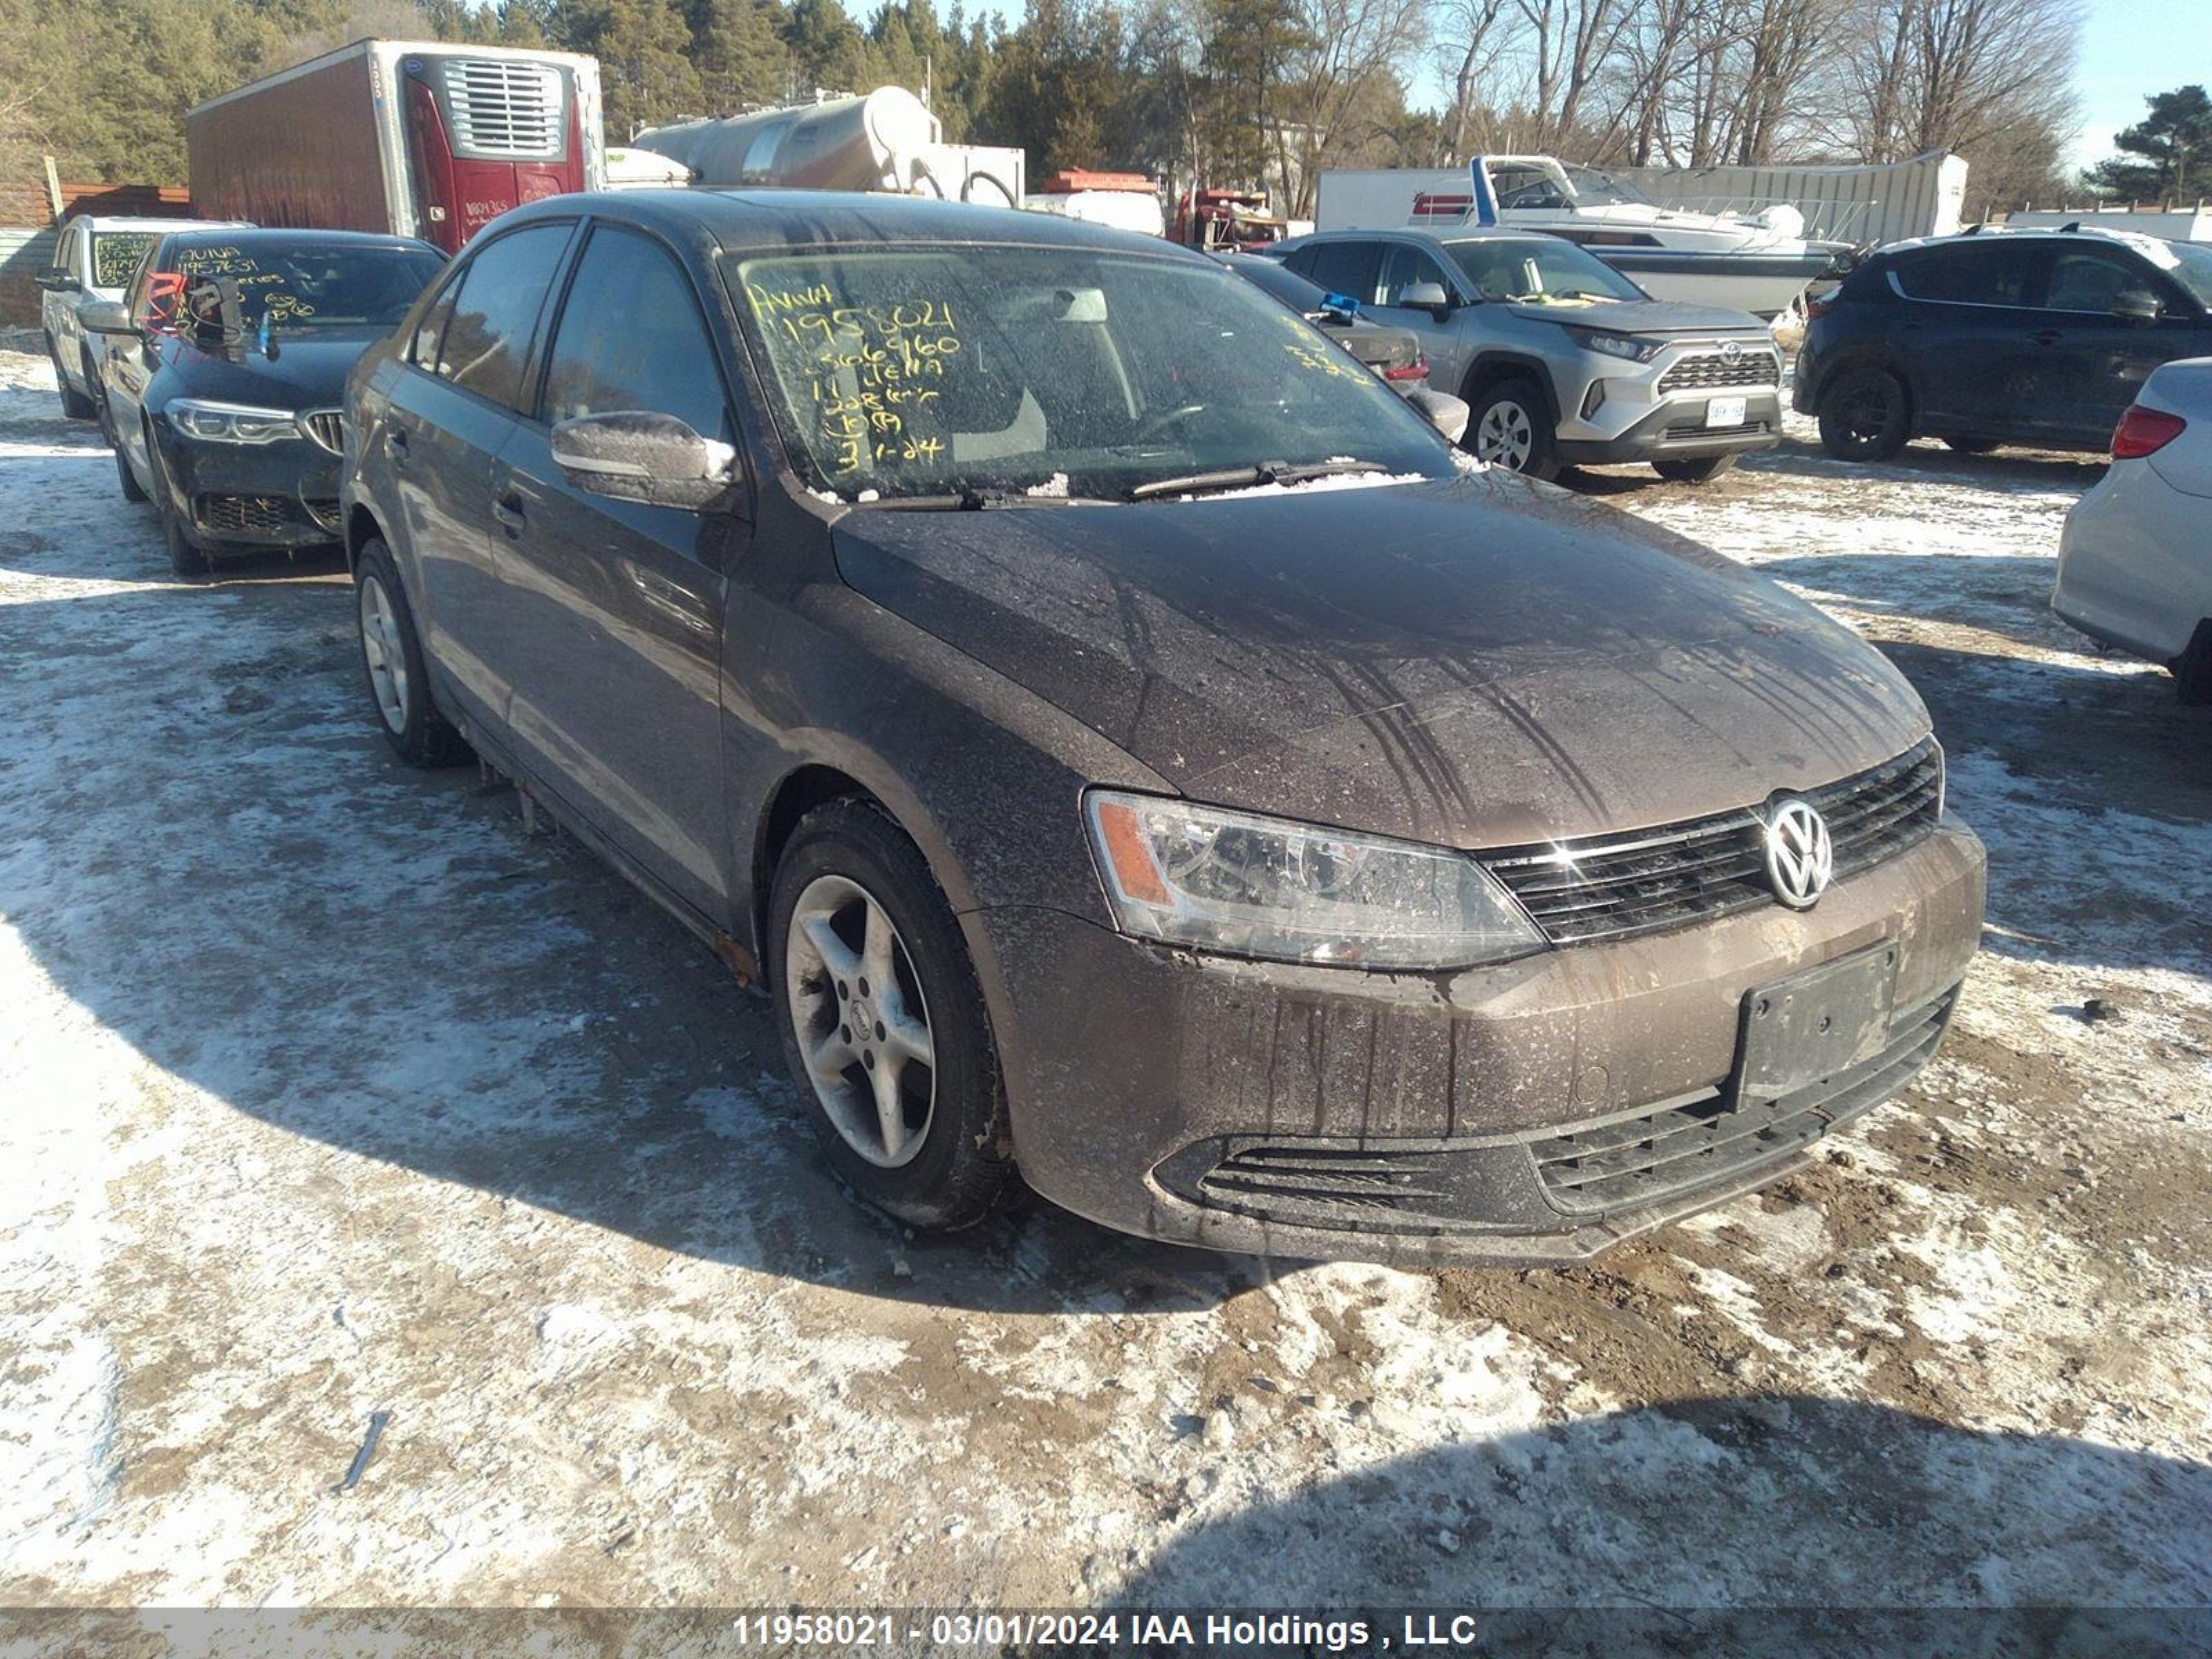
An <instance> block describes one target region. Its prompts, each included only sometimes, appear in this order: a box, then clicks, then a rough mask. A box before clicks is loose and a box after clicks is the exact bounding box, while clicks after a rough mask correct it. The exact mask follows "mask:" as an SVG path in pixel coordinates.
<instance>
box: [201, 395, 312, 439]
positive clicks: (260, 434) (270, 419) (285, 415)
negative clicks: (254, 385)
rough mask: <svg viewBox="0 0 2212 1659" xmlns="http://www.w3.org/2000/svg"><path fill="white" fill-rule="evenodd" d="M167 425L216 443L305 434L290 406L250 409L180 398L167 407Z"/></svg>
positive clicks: (244, 406)
mask: <svg viewBox="0 0 2212 1659" xmlns="http://www.w3.org/2000/svg"><path fill="white" fill-rule="evenodd" d="M168 416H169V422H170V424H171V425H173V426H174V427H175V428H177V430H178V431H179V432H181V433H183V434H184V435H185V436H186V437H187V438H197V439H200V440H202V441H204V442H207V443H217V444H274V443H282V442H283V441H284V440H285V439H287V438H297V437H301V436H302V434H301V430H300V417H299V416H296V415H295V414H293V413H292V411H291V410H289V409H252V408H249V407H247V406H246V404H211V403H208V402H205V401H204V400H203V399H201V398H178V399H177V400H176V401H175V402H174V403H172V404H170V405H169V407H168Z"/></svg>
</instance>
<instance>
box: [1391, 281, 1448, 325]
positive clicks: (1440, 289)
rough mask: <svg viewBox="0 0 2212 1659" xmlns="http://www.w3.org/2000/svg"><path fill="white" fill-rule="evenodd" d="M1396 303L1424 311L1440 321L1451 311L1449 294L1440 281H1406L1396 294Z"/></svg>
mask: <svg viewBox="0 0 2212 1659" xmlns="http://www.w3.org/2000/svg"><path fill="white" fill-rule="evenodd" d="M1398 303H1399V304H1400V305H1401V306H1409V307H1413V308H1415V309H1417V310H1422V311H1426V312H1427V313H1429V314H1430V315H1431V316H1432V317H1434V318H1435V319H1437V321H1438V322H1440V323H1441V322H1442V321H1443V320H1444V319H1445V318H1447V317H1449V316H1450V315H1451V313H1452V302H1451V295H1449V294H1447V293H1445V292H1444V285H1443V283H1407V284H1406V288H1405V291H1404V292H1403V293H1401V294H1400V295H1398Z"/></svg>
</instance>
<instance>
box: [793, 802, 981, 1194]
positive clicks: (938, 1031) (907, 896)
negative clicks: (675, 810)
mask: <svg viewBox="0 0 2212 1659" xmlns="http://www.w3.org/2000/svg"><path fill="white" fill-rule="evenodd" d="M809 915H811V918H812V921H811V924H810V923H808V922H806V921H804V920H802V918H805V917H806V916H809ZM876 920H880V921H883V922H885V923H887V924H888V927H889V929H890V937H889V939H887V940H884V942H883V943H882V945H881V946H880V948H879V949H878V950H876V951H869V950H867V949H866V948H865V947H866V945H868V943H869V942H870V940H871V938H872V935H871V932H870V927H871V923H872V921H876ZM825 931H826V933H828V934H829V939H828V940H827V941H826V943H825V942H820V941H823V935H824V933H825ZM794 933H796V938H795V939H794ZM831 946H836V947H838V948H837V949H834V950H833V949H832V948H829V947H831ZM768 948H769V961H768V979H769V988H770V990H771V991H772V992H774V993H775V995H776V997H777V1000H778V1001H779V1003H780V1004H781V1008H782V1018H781V1019H780V1020H778V1022H777V1025H778V1029H779V1030H780V1032H781V1036H782V1041H783V1053H784V1060H785V1062H786V1063H787V1065H788V1066H790V1068H791V1075H792V1079H793V1083H794V1084H795V1085H796V1086H797V1087H798V1090H799V1098H800V1100H801V1101H802V1102H804V1103H806V1104H808V1105H809V1106H811V1108H812V1111H811V1114H810V1115H811V1119H812V1121H813V1124H814V1129H815V1134H816V1138H817V1139H818V1140H819V1141H820V1142H821V1144H822V1148H823V1155H824V1156H825V1157H826V1158H828V1159H829V1164H830V1167H831V1168H832V1169H833V1170H836V1173H837V1176H838V1177H839V1179H841V1180H842V1182H844V1183H845V1184H846V1186H847V1187H848V1188H851V1189H852V1190H853V1192H854V1193H855V1194H858V1195H859V1196H860V1198H862V1199H863V1200H866V1202H868V1203H870V1204H872V1205H873V1206H876V1207H877V1208H878V1209H879V1210H882V1211H884V1212H886V1213H887V1214H889V1215H891V1216H894V1217H896V1218H898V1219H899V1220H901V1221H903V1222H905V1223H907V1224H908V1225H909V1226H914V1227H917V1228H927V1229H928V1230H930V1231H936V1232H952V1231H958V1230H959V1229H961V1228H963V1227H970V1226H973V1225H975V1224H976V1223H977V1222H979V1221H981V1220H982V1219H983V1218H985V1217H987V1216H988V1215H990V1214H991V1213H992V1212H993V1211H994V1210H997V1209H1000V1208H1001V1207H1004V1206H1006V1204H1007V1203H1008V1202H1009V1201H1011V1200H1013V1199H1015V1198H1016V1197H1018V1194H1020V1192H1021V1191H1022V1188H1021V1184H1020V1177H1019V1175H1018V1172H1017V1170H1016V1169H1015V1165H1014V1161H1013V1158H1012V1151H1011V1148H1010V1146H1009V1145H1008V1141H1007V1128H1006V1123H1007V1119H1006V1085H1005V1081H1004V1079H1002V1078H1001V1076H1000V1071H999V1056H998V1049H997V1047H996V1045H995V1044H994V1042H992V1040H991V1027H990V1019H989V1015H988V1012H987V1010H986V1008H985V1006H984V1003H983V991H982V987H981V985H980V984H979V983H978V982H977V981H976V978H975V968H974V966H973V964H972V963H970V962H969V958H968V951H967V947H966V945H964V944H963V942H962V940H961V938H960V929H959V927H958V925H957V923H956V922H955V921H953V919H952V907H951V905H950V904H948V903H947V902H945V895H944V893H943V891H942V890H939V887H938V885H937V882H936V880H935V878H933V877H932V876H931V874H930V872H929V866H928V865H927V862H925V861H924V860H923V858H922V856H921V851H920V850H919V849H918V848H916V847H915V844H914V843H913V842H911V841H909V840H908V838H907V836H905V834H904V833H903V832H902V830H901V829H899V827H898V826H897V825H896V823H893V822H892V821H891V819H890V817H889V816H888V815H887V814H886V813H884V811H883V810H882V809H881V808H880V807H878V806H877V805H875V804H874V803H873V802H872V801H867V800H860V799H844V800H834V801H830V802H829V803H827V804H826V805H822V806H818V807H817V808H816V809H815V810H814V811H811V812H810V813H808V814H807V815H806V817H804V818H803V819H801V820H800V821H799V827H798V829H795V830H794V831H793V834H792V837H791V841H790V842H789V844H788V845H787V847H786V848H784V852H783V856H782V857H781V859H780V860H778V861H777V864H776V867H775V877H774V878H773V879H772V881H771V882H770V884H769V929H768ZM882 961H889V962H890V963H891V967H892V971H891V974H890V987H889V993H888V994H887V993H886V988H885V986H884V983H883V975H882V972H881V970H880V969H878V972H877V975H876V976H875V981H874V982H871V981H870V980H869V978H868V975H866V974H865V973H863V972H862V971H861V970H862V969H864V968H866V967H867V966H869V965H870V963H871V962H877V963H880V962H882ZM856 1010H857V1011H859V1012H860V1018H854V1011H856ZM917 1015H918V1026H919V1030H920V1032H921V1035H922V1036H923V1037H924V1038H925V1039H926V1041H927V1060H923V1059H921V1058H920V1056H919V1054H918V1053H917V1051H916V1050H915V1048H913V1047H912V1046H911V1045H912V1039H911V1037H910V1038H909V1042H908V1045H906V1046H903V1047H902V1045H901V1043H900V1042H899V1041H898V1039H897V1036H896V1034H895V1032H894V1031H893V1030H892V1029H891V1028H892V1027H898V1028H900V1029H902V1030H907V1031H908V1032H909V1033H912V1032H914V1031H915V1030H916V1027H917ZM856 1028H857V1029H856ZM825 1050H826V1052H827V1053H828V1054H829V1056H830V1060H831V1063H832V1064H835V1063H836V1061H838V1060H842V1061H843V1062H844V1063H843V1064H842V1066H838V1068H837V1070H836V1072H835V1073H829V1072H825V1073H824V1080H823V1082H821V1083H818V1084H817V1081H816V1079H815V1077H814V1075H813V1073H812V1071H811V1069H810V1066H809V1062H808V1058H807V1056H808V1054H809V1052H810V1051H811V1052H813V1053H815V1054H817V1055H820V1054H823V1053H824V1052H825ZM894 1067H896V1070H894V1069H893V1068H894ZM918 1072H919V1073H921V1074H922V1075H919V1076H918V1075H917V1073H918ZM878 1078H881V1079H884V1081H883V1082H882V1083H881V1084H880V1085H878V1082H877V1079H878ZM885 1092H888V1093H889V1095H890V1101H889V1102H888V1103H887V1104H888V1107H889V1109H888V1110H887V1109H886V1107H885V1105H881V1104H878V1102H879V1101H882V1100H883V1099H884V1093H885ZM894 1123H895V1124H896V1130H894V1129H893V1128H892V1127H890V1126H892V1125H893V1124H894ZM894 1133H896V1135H897V1136H898V1137H900V1139H897V1140H896V1142H895V1141H894V1139H893V1135H894Z"/></svg>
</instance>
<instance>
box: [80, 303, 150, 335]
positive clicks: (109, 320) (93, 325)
mask: <svg viewBox="0 0 2212 1659" xmlns="http://www.w3.org/2000/svg"><path fill="white" fill-rule="evenodd" d="M76 319H77V322H78V323H79V325H82V328H83V329H84V331H85V332H86V333H88V334H136V333H137V332H138V325H137V324H136V323H134V322H132V321H131V313H130V312H129V311H128V310H127V309H125V306H124V304H123V301H120V300H87V301H85V302H84V303H83V304H82V305H81V306H79V307H77V308H76Z"/></svg>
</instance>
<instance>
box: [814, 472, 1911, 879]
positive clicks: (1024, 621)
mask: <svg viewBox="0 0 2212 1659" xmlns="http://www.w3.org/2000/svg"><path fill="white" fill-rule="evenodd" d="M834 535H835V539H836V551H837V560H838V564H839V568H840V570H841V572H842V574H843V576H844V578H845V580H847V581H848V583H850V584H851V585H852V586H854V588H856V589H858V590H859V591H860V592H861V593H863V594H866V596H868V597H869V598H871V599H874V600H875V601H876V602H877V603H878V604H880V605H884V606H885V607H886V608H887V609H889V610H890V611H894V612H896V614H898V615H900V616H902V617H905V618H906V619H907V620H908V621H909V622H912V623H915V625H916V626H918V627H921V628H922V629H927V630H928V631H929V632H930V633H932V634H934V635H937V636H938V637H939V638H941V639H943V640H945V641H947V642H949V643H951V644H952V645H954V646H956V647H958V648H960V649H961V650H963V651H964V652H966V653H968V654H969V655H971V656H973V657H975V658H976V659H979V660H981V662H983V663H985V664H987V665H988V666H990V667H991V668H993V669H995V670H996V671H999V672H1000V673H1002V674H1004V675H1006V677H1007V678H1010V679H1012V680H1013V681H1015V682H1017V683H1018V684H1021V685H1023V686H1024V687H1026V688H1028V689H1029V690H1032V691H1034V692H1035V693H1036V695H1038V696H1042V697H1044V698H1047V699H1048V700H1049V701H1051V702H1054V703H1055V704H1057V705H1058V706H1059V707H1060V708H1063V709H1064V710H1066V712H1067V713H1069V714H1072V715H1073V716H1074V717H1075V718H1077V719H1078V720H1081V721H1083V722H1084V723H1085V725H1086V726H1091V727H1092V728H1093V729H1095V730H1097V731H1098V732H1102V733H1103V734H1104V735H1105V736H1107V737H1109V738H1111V739H1113V740H1114V741H1115V743H1117V744H1120V745H1121V747H1122V748H1123V749H1125V750H1127V751H1128V753H1129V754H1131V755H1132V756H1133V757H1136V758H1137V759H1138V760H1139V761H1141V762H1143V763H1145V764H1146V766H1148V767H1150V768H1151V769H1152V770H1153V771H1155V772H1156V773H1158V775H1160V776H1162V777H1164V778H1165V779H1167V780H1168V781H1170V782H1171V783H1172V784H1173V785H1174V786H1175V787H1176V788H1177V789H1180V790H1182V792H1184V793H1186V794H1188V795H1189V796H1191V797H1193V798H1194V799H1205V800H1207V801H1211V802H1213V803H1216V804H1218V805H1228V806H1237V807H1243V808H1245V809H1247V810H1249V811H1261V812H1273V813H1279V814H1282V815H1284V816H1286V817H1297V818H1304V819H1308V820H1311V821H1316V822H1320V823H1332V824H1336V825H1340V826H1342V827H1345V828H1350V829H1366V830H1370V831H1374V832H1376V833H1381V834H1387V835H1395V836H1406V837H1408V838H1411V839H1414V840H1419V841H1425V842H1433V843H1438V844H1443V845H1447V846H1455V847H1462V848H1474V847H1486V846H1487V847H1498V846H1511V845H1517V844H1522V843H1527V842H1541V841H1544V840H1547V839H1550V838H1553V837H1557V836H1580V835H1588V834H1593V833H1597V832H1601V831H1607V830H1617V829H1630V828H1641V827H1644V826H1646V825H1650V824H1656V823H1668V822H1671V821H1673V820H1675V819H1679V818H1686V817H1696V816H1699V815H1700V814H1704V813H1708V812H1713V811H1722V810H1725V809H1728V808H1730V807H1735V806H1740V805H1749V804H1752V803H1755V802H1759V801H1763V800H1764V799H1765V798H1766V797H1767V796H1768V795H1769V794H1770V793H1772V792H1773V791H1774V790H1777V789H1781V788H1808V787H1812V786H1814V785H1816V784H1820V783H1826V782H1830V781H1833V780H1835V779H1837V778H1839V777H1843V776H1845V775H1849V774H1850V773H1852V772H1855V771H1857V770H1859V769H1863V768H1865V767H1868V766H1872V765H1875V764H1876V763H1879V762H1881V761H1885V760H1887V759H1889V758H1890V757H1893V756H1894V755H1896V754H1898V753H1899V751H1901V750H1904V749H1905V748H1907V747H1909V746H1910V745H1911V744H1913V743H1915V742H1917V740H1918V739H1919V738H1921V737H1922V736H1923V734H1924V733H1925V732H1927V730H1928V726H1929V722H1928V716H1927V712H1926V710H1925V709H1924V708H1923V707H1922V705H1921V702H1920V699H1919V698H1918V696H1917V695H1916V694H1915V693H1914V691H1913V690H1912V688H1911V686H1910V685H1909V684H1906V683H1905V680H1904V678H1902V677H1901V676H1900V675H1899V674H1898V672H1897V671H1895V670H1894V669H1893V668H1892V667H1891V666H1890V665H1889V664H1888V663H1887V661H1886V660H1885V659H1883V658H1882V657H1881V655H1879V654H1878V653H1875V651H1874V650H1873V649H1872V648H1871V647H1869V646H1867V645H1866V644H1864V643H1863V641H1860V640H1859V638H1858V637H1857V635H1854V634H1852V633H1850V631H1849V630H1848V629H1844V628H1842V627H1840V626H1838V625H1837V624H1836V623H1832V622H1830V621H1829V620H1828V619H1827V618H1826V617H1824V616H1822V615H1821V614H1820V612H1819V611H1815V610H1814V609H1813V607H1812V606H1810V605H1807V604H1805V603H1804V602H1803V601H1802V600H1800V599H1796V598H1794V597H1792V596H1791V595H1790V594H1788V593H1786V592H1784V591H1783V590H1782V589H1781V588H1780V587H1778V586H1776V585H1774V584H1773V583H1771V582H1770V581H1767V580H1765V579H1764V578H1762V577H1759V576H1756V575H1753V574H1751V573H1750V572H1749V571H1747V570H1746V569H1745V568H1742V567H1741V566H1739V565H1736V564H1735V563H1733V562H1730V561H1729V560H1727V559H1724V558H1723V557H1722V556H1720V555H1718V554H1717V553H1714V552H1711V550H1707V549H1705V548H1703V547H1700V546H1699V545H1697V544H1694V543H1692V542H1688V541H1686V540H1684V539H1682V538H1679V537H1675V536H1673V535H1670V534H1668V532H1664V531H1661V530H1658V529H1656V527H1654V526H1648V525H1645V524H1643V523H1641V522H1639V521H1638V520H1633V519H1632V518H1629V517H1628V516H1627V515H1626V514H1624V513H1619V512H1616V511H1614V510H1613V509H1612V508H1610V507H1605V506H1603V505H1601V504H1600V503H1597V502H1595V501H1583V500H1580V499H1577V498H1576V497H1572V496H1569V495H1565V494H1564V493H1563V492H1560V491H1558V490H1554V489H1550V488H1548V487H1547V486H1544V485H1540V484H1534V483H1530V482H1529V481H1528V480H1526V479H1523V478H1521V477H1517V476H1516V475H1513V474H1510V473H1505V472H1489V473H1485V474H1480V475H1475V476H1472V477H1460V478H1456V479H1452V480H1440V481H1437V482H1434V483H1419V484H1407V485H1396V486H1384V487H1374V488H1358V489H1310V488H1309V489H1291V490H1282V491H1275V492H1271V493H1261V494H1254V495H1245V496H1240V497H1236V498H1228V499H1220V498H1217V499H1201V500H1198V501H1184V502H1162V503H1153V504H1146V505H1143V506H1133V507H1080V506H1068V507H1007V508H991V509H986V510H983V511H981V512H967V513H889V512H870V511H866V510H865V509H863V510H858V511H854V512H850V513H846V514H845V515H844V516H843V517H842V519H840V520H838V521H837V523H836V528H835V532H834Z"/></svg>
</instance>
